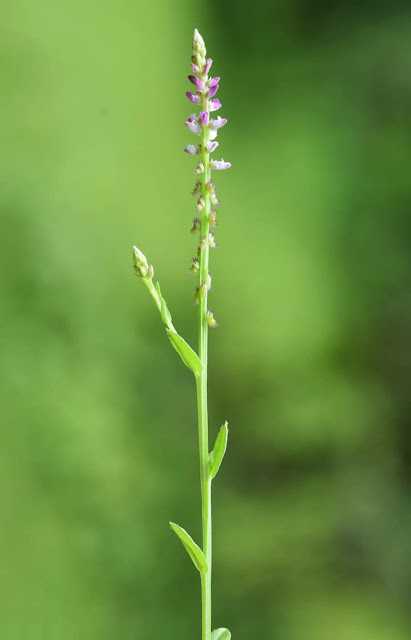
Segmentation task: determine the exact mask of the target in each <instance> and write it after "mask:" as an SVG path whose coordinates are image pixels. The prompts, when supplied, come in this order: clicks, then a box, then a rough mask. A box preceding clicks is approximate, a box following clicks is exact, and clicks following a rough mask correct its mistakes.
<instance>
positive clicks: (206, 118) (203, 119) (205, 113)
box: [200, 111, 210, 127]
mask: <svg viewBox="0 0 411 640" xmlns="http://www.w3.org/2000/svg"><path fill="white" fill-rule="evenodd" d="M200 118H201V122H202V123H203V125H204V126H205V127H206V126H207V125H208V121H209V118H210V114H209V113H208V111H200Z"/></svg>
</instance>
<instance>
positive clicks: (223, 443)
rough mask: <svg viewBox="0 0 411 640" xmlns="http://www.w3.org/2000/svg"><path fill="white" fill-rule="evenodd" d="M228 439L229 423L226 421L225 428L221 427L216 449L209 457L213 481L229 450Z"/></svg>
mask: <svg viewBox="0 0 411 640" xmlns="http://www.w3.org/2000/svg"><path fill="white" fill-rule="evenodd" d="M227 439H228V423H227V420H226V421H225V422H224V424H223V426H222V427H221V429H220V431H219V432H218V436H217V439H216V441H215V445H214V449H213V450H212V452H211V453H210V455H209V457H208V468H209V469H210V477H211V479H213V478H215V477H216V475H217V472H218V470H219V468H220V466H221V463H222V461H223V458H224V454H225V451H226V449H227Z"/></svg>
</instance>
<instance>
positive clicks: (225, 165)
mask: <svg viewBox="0 0 411 640" xmlns="http://www.w3.org/2000/svg"><path fill="white" fill-rule="evenodd" d="M210 167H211V169H214V170H215V171H224V169H229V168H230V167H231V162H224V160H211V162H210Z"/></svg>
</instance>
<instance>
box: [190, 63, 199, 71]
mask: <svg viewBox="0 0 411 640" xmlns="http://www.w3.org/2000/svg"><path fill="white" fill-rule="evenodd" d="M191 69H192V71H193V72H194V73H200V69H199V68H198V67H197V65H196V64H194V62H192V63H191Z"/></svg>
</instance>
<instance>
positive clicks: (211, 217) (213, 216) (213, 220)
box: [208, 209, 218, 227]
mask: <svg viewBox="0 0 411 640" xmlns="http://www.w3.org/2000/svg"><path fill="white" fill-rule="evenodd" d="M208 222H209V224H210V227H217V226H218V222H217V211H215V210H214V209H211V211H210V213H209V214H208Z"/></svg>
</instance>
